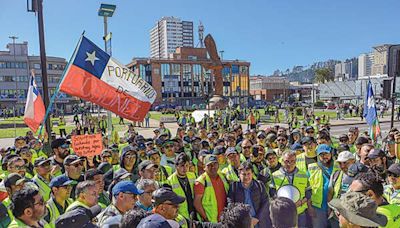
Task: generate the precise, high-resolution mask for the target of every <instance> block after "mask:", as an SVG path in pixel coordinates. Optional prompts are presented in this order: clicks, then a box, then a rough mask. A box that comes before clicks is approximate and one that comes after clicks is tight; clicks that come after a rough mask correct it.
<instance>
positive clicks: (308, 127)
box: [306, 126, 314, 132]
mask: <svg viewBox="0 0 400 228" xmlns="http://www.w3.org/2000/svg"><path fill="white" fill-rule="evenodd" d="M311 130H312V131H314V128H313V127H311V126H307V127H306V132H308V131H311Z"/></svg>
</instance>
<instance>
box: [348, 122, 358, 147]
mask: <svg viewBox="0 0 400 228" xmlns="http://www.w3.org/2000/svg"><path fill="white" fill-rule="evenodd" d="M359 133H360V131H359V130H358V127H351V128H350V129H349V132H348V133H347V136H348V137H349V147H350V152H352V153H355V152H356V147H355V146H354V143H355V142H356V140H357V138H358V135H359Z"/></svg>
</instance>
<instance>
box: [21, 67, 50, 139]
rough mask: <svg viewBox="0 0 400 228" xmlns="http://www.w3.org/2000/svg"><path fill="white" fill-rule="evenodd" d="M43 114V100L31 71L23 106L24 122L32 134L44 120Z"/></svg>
mask: <svg viewBox="0 0 400 228" xmlns="http://www.w3.org/2000/svg"><path fill="white" fill-rule="evenodd" d="M45 113H46V109H45V108H44V103H43V99H42V96H40V93H39V90H38V89H37V87H36V83H35V74H34V72H33V70H32V75H31V78H30V80H29V89H28V96H27V98H26V104H25V113H24V122H25V124H26V125H28V127H29V128H30V129H31V130H32V131H33V132H36V131H37V129H38V128H39V126H40V124H41V123H42V121H43V119H44V115H45Z"/></svg>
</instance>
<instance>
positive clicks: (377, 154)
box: [367, 149, 386, 159]
mask: <svg viewBox="0 0 400 228" xmlns="http://www.w3.org/2000/svg"><path fill="white" fill-rule="evenodd" d="M367 157H368V158H370V159H374V158H383V157H386V154H385V152H384V151H383V150H381V149H372V150H371V151H370V152H369V153H368V156H367Z"/></svg>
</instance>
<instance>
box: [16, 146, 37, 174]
mask: <svg viewBox="0 0 400 228" xmlns="http://www.w3.org/2000/svg"><path fill="white" fill-rule="evenodd" d="M16 154H17V155H19V156H21V158H22V159H23V160H24V161H25V175H27V176H28V177H29V178H32V177H33V175H34V173H33V164H32V151H31V150H30V149H29V147H28V146H24V147H22V148H19V149H18V150H17V151H16ZM28 174H29V175H30V176H29V175H28Z"/></svg>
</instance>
